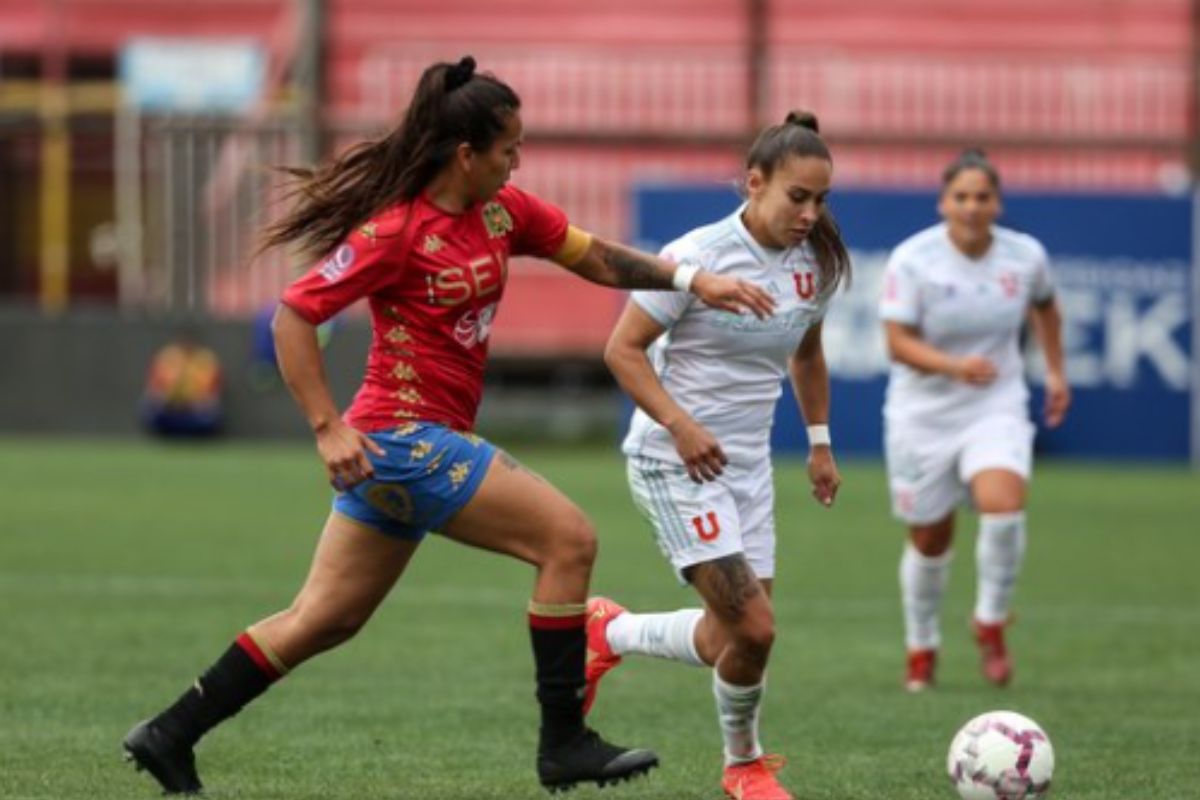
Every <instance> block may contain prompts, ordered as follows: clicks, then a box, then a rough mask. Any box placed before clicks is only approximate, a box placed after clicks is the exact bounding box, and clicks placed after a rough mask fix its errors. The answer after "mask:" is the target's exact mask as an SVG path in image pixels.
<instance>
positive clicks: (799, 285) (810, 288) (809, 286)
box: [792, 272, 817, 300]
mask: <svg viewBox="0 0 1200 800" xmlns="http://www.w3.org/2000/svg"><path fill="white" fill-rule="evenodd" d="M792 280H793V281H795V282H796V294H798V295H800V299H801V300H811V299H812V296H813V295H814V294H816V293H817V291H816V281H815V280H814V279H813V274H812V273H811V272H794V273H792Z"/></svg>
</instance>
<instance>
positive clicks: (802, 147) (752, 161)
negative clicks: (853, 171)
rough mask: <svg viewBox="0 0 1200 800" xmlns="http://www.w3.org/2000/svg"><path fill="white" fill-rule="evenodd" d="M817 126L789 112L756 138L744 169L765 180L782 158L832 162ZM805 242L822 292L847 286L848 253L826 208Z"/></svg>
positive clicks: (808, 116)
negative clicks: (811, 251) (812, 258)
mask: <svg viewBox="0 0 1200 800" xmlns="http://www.w3.org/2000/svg"><path fill="white" fill-rule="evenodd" d="M820 130H821V126H820V123H819V122H818V121H817V115H816V114H814V113H812V112H811V111H803V110H798V111H789V112H788V115H787V117H786V118H784V120H783V124H781V125H772V126H771V127H769V128H767V129H766V130H764V131H763V132H762V133H760V134H759V135H758V138H757V139H755V140H754V144H752V145H751V146H750V152H749V153H748V154H747V156H746V169H758V170H759V171H760V172H762V174H763V177H764V178H767V179H768V180H769V179H770V177H771V174H772V173H773V172H774V171H775V168H776V167H778V166H779V165H780V164H781V163H783V161H784V159H786V158H789V157H792V156H796V157H800V158H820V159H824V160H825V161H828V162H830V163H833V156H832V155H830V153H829V147H828V146H827V145H826V144H825V140H824V139H822V138H821V136H820ZM808 243H809V246H810V247H812V249H813V253H814V254H815V255H816V257H817V267H818V270H819V278H820V284H821V291H822V293H826V294H832V293H833V292H834V291H835V290H836V289H837V288H838V286H839V285H841V284H842V283H843V282H845V285H847V286H849V285H850V253H849V252H848V251H847V250H846V243H845V242H843V241H842V232H841V230H840V229H839V228H838V224H837V220H835V219H834V218H833V214H832V213H831V212H830V211H829V209H825V210H824V211H823V212H822V213H821V216H820V217H818V218H817V224H816V225H814V226H813V229H812V231H811V232H810V233H809V234H808Z"/></svg>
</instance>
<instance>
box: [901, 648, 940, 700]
mask: <svg viewBox="0 0 1200 800" xmlns="http://www.w3.org/2000/svg"><path fill="white" fill-rule="evenodd" d="M936 670H937V650H909V651H908V672H907V673H905V676H904V689H905V690H906V691H909V692H912V693H913V694H916V693H917V692H923V691H925V690H926V689H932V688H933V683H934V681H933V674H934V672H935V671H936Z"/></svg>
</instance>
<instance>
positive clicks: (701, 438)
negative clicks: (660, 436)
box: [667, 417, 729, 483]
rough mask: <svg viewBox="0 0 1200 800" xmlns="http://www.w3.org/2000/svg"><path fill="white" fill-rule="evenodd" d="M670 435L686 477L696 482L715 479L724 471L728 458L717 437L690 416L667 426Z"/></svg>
mask: <svg viewBox="0 0 1200 800" xmlns="http://www.w3.org/2000/svg"><path fill="white" fill-rule="evenodd" d="M667 430H668V431H670V433H671V436H673V437H674V438H675V450H676V451H677V452H678V453H679V457H680V458H682V459H683V466H684V467H685V468H686V469H687V473H688V477H690V478H691V479H692V480H693V481H695V482H696V483H704V482H705V481H715V480H716V479H717V476H718V475H720V474H721V473H722V472H724V469H725V465H726V464H728V463H729V459H728V458H727V457H726V456H725V451H724V450H722V449H721V443H720V442H718V441H717V437H715V436H713V435H712V433H710V432H709V430H708V428H705V427H704V426H703V425H701V424H700V423H698V422H696V420H694V419H692V418H691V417H686V418H684V419H682V420H680V421H679V422H678V423H676V424H674V425H669V426H667Z"/></svg>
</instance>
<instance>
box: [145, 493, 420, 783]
mask: <svg viewBox="0 0 1200 800" xmlns="http://www.w3.org/2000/svg"><path fill="white" fill-rule="evenodd" d="M416 547H417V543H416V542H410V541H405V540H401V539H394V538H390V537H387V536H384V535H383V534H381V533H378V532H377V531H374V530H371V529H370V528H366V527H364V526H362V525H360V524H359V523H357V522H354V521H353V520H350V519H348V518H346V517H343V516H341V515H339V514H331V515H330V516H329V519H328V520H327V521H326V523H325V529H324V530H323V532H322V534H321V539H320V541H319V542H318V544H317V550H316V553H315V555H314V556H313V561H312V566H311V568H310V570H309V574H308V578H307V580H306V581H305V583H304V586H303V588H301V590H300V593H299V594H298V595H297V596H296V599H295V600H294V601H293V603H292V605H291V606H290V607H289V608H287V609H286V610H284V611H281V612H279V613H278V614H275V615H273V616H271V617H268V618H267V619H265V620H262V621H260V622H258V623H256V624H254V625H252V626H250V628H249V629H248V630H247V631H246V632H245V633H243V634H242V635H241V636H240V637H238V641H237V642H236V643H235V644H234V645H233V646H231V647H230V648H229V649H228V650H227V651H226V652H225V654H224V655H222V657H221V658H220V659H219V660H218V661H217V662H216V663H215V664H214V665H213V666H212V667H211V668H209V670H208V671H207V672H205V673H204V675H202V676H201V677H200V678H199V679H198V680H197V681H196V685H195V686H193V687H192V688H190V689H188V691H186V692H184V693H183V695H181V696H180V698H179V699H178V700H177V701H176V702H175V703H174V704H173V705H172V706H171V707H169V708H168V709H166V710H165V711H163V712H162V713H160V714H159V715H158V716H156V717H154V718H152V719H149V720H146V721H144V722H141V723H139V724H138V725H136V726H134V728H133V729H132V730H131V731H130V732H129V733H128V734H126V736H125V739H124V741H123V742H122V747H123V748H124V750H125V753H126V758H128V759H129V760H130V761H132V762H133V763H134V764H135V765H136V766H137V767H138V769H139V770H142V769H145V770H147V771H148V772H150V774H151V775H153V776H154V778H155V779H156V780H157V781H158V782H159V785H160V786H162V789H163V792H164V793H166V794H195V793H198V792H199V791H200V790H201V788H202V786H201V783H200V778H199V776H198V775H197V773H196V767H195V757H194V755H193V747H194V745H195V744H196V742H197V741H198V740H199V739H200V737H201V736H203V735H204V734H205V733H206V732H207V731H208V730H210V729H212V728H213V727H214V726H215V725H217V724H218V723H220V722H222V721H223V720H225V719H228V718H229V717H231V716H233V715H234V714H236V713H237V712H238V711H240V710H241V709H242V708H243V707H244V706H245V705H246V704H247V703H249V702H250V701H252V700H253V699H254V698H256V697H258V696H259V695H261V694H262V693H263V692H265V691H266V690H267V688H268V687H269V686H270V685H271V683H273V682H274V681H275V680H278V679H279V678H280V677H282V676H283V675H284V674H286V673H287V672H288V671H289V670H290V669H292V668H294V667H296V666H298V665H299V664H301V663H302V662H304V661H306V660H307V659H309V658H311V657H312V656H314V655H316V654H317V653H320V652H322V651H324V650H328V649H330V648H332V647H335V646H337V645H338V644H341V643H342V642H344V641H346V640H347V639H349V638H350V637H351V636H353V635H354V634H355V633H356V632H357V631H358V630H359V629H361V628H362V626H363V625H364V624H365V623H366V621H367V620H368V619H369V618H370V617H371V614H372V613H373V612H374V611H375V609H376V608H377V607H378V606H379V603H380V602H381V601H382V600H383V598H384V597H386V596H387V593H388V591H389V590H390V589H391V587H392V585H393V584H395V582H396V580H397V579H398V578H399V577H400V575H401V573H403V571H404V568H405V566H406V565H407V564H408V562H409V560H410V559H411V558H412V555H413V553H414V552H415V550H416Z"/></svg>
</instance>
